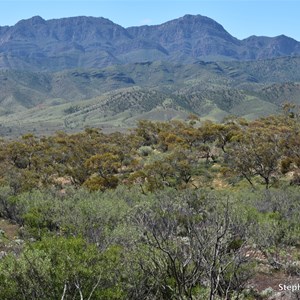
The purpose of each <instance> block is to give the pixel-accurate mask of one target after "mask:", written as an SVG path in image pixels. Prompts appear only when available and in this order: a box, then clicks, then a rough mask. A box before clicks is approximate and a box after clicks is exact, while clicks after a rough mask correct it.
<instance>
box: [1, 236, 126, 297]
mask: <svg viewBox="0 0 300 300" xmlns="http://www.w3.org/2000/svg"><path fill="white" fill-rule="evenodd" d="M120 253H121V249H120V248H118V247H111V248H108V249H107V250H106V251H104V252H102V253H100V252H99V250H98V249H97V247H96V246H95V245H94V244H88V243H87V242H85V241H84V240H83V239H82V238H63V237H54V238H46V237H45V238H43V239H42V240H41V241H39V242H36V243H32V244H27V245H26V246H25V248H24V249H23V252H22V253H21V254H20V256H19V257H14V256H13V255H9V256H7V257H5V258H4V259H3V260H2V261H1V264H0V271H1V272H0V274H1V275H0V277H1V283H2V284H1V287H0V298H1V299H7V300H8V299H15V300H17V299H45V300H46V299H53V300H54V299H61V298H63V295H64V298H63V299H107V300H108V299H123V298H124V299H125V294H124V292H123V291H122V287H121V285H120V279H121V278H119V277H118V269H119V265H120V259H121V257H120Z"/></svg>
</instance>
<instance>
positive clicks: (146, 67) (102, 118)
mask: <svg viewBox="0 0 300 300" xmlns="http://www.w3.org/2000/svg"><path fill="white" fill-rule="evenodd" d="M299 70H300V58H298V57H287V58H276V59H271V60H257V61H246V62H203V61H197V62H194V63H191V64H179V63H172V62H159V61H158V62H145V63H134V64H127V65H116V66H110V67H106V68H103V69H76V70H66V71H61V72H54V73H52V72H25V71H16V70H2V71H1V72H0V82H1V85H0V95H1V96H0V103H1V116H0V121H1V124H2V127H1V132H2V134H5V135H6V134H8V135H11V134H14V135H18V134H20V133H22V132H23V133H24V132H26V131H28V130H29V131H34V132H43V133H45V130H46V131H49V132H53V131H55V130H80V129H83V128H84V127H86V126H100V127H104V128H114V127H116V126H117V127H118V128H120V127H122V128H124V127H125V128H126V127H132V126H134V125H135V123H136V120H137V119H150V120H164V121H165V120H170V119H173V118H181V119H182V118H183V119H185V118H186V117H187V116H188V115H189V114H191V113H193V114H196V115H198V116H200V117H201V118H202V119H207V118H208V119H212V120H215V121H221V120H222V119H223V118H224V117H225V116H227V115H231V114H234V115H238V116H242V117H246V118H248V119H254V118H257V117H259V116H264V115H268V114H270V113H276V112H278V111H279V110H280V107H281V105H282V104H283V103H284V102H286V101H289V102H294V103H298V104H299V103H300V98H299V92H300V71H299Z"/></svg>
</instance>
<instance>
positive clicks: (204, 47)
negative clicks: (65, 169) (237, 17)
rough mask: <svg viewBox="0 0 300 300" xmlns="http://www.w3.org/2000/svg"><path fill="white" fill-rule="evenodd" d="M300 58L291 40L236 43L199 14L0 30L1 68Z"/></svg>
mask: <svg viewBox="0 0 300 300" xmlns="http://www.w3.org/2000/svg"><path fill="white" fill-rule="evenodd" d="M299 54H300V43H299V42H297V41H295V40H293V39H292V38H289V37H286V36H283V35H282V36H278V37H274V38H269V37H256V36H251V37H249V38H247V39H245V40H238V39H236V38H234V37H233V36H231V35H230V33H228V32H227V31H226V30H225V29H224V28H223V27H222V26H221V25H220V24H218V23H217V22H215V21H214V20H212V19H210V18H208V17H204V16H201V15H186V16H184V17H182V18H179V19H175V20H172V21H169V22H166V23H163V24H160V25H155V26H140V27H130V28H123V27H121V26H120V25H117V24H115V23H113V22H112V21H110V20H108V19H105V18H95V17H71V18H64V19H53V20H48V21H46V20H44V19H42V18H41V17H38V16H36V17H33V18H31V19H28V20H22V21H19V22H18V23H17V24H16V25H14V26H11V27H9V26H5V27H0V68H1V69H18V70H20V69H21V70H31V71H59V70H64V69H73V68H100V67H105V66H109V65H116V64H125V63H134V62H145V61H157V60H162V61H173V62H180V63H191V62H193V61H195V60H205V61H220V60H249V59H268V58H274V57H280V56H291V55H299Z"/></svg>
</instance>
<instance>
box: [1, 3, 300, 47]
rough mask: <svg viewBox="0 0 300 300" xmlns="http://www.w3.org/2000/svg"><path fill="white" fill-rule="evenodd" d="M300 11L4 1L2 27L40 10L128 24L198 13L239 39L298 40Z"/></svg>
mask: <svg viewBox="0 0 300 300" xmlns="http://www.w3.org/2000/svg"><path fill="white" fill-rule="evenodd" d="M299 13H300V0H260V1H258V0H152V1H150V0H86V1H84V0H62V1H61V0H52V1H50V0H31V1H27V0H0V26H5V25H9V26H11V25H14V24H15V23H17V22H18V21H19V20H21V19H28V18H30V17H32V16H36V15H39V16H41V17H42V18H44V19H46V20H48V19H56V18H63V17H72V16H94V17H104V18H107V19H110V20H111V21H113V22H114V23H116V24H119V25H121V26H123V27H125V28H126V27H129V26H140V25H156V24H161V23H164V22H166V21H169V20H172V19H176V18H179V17H182V16H184V15H185V14H192V15H197V14H200V15H203V16H207V17H210V18H212V19H214V20H215V21H217V22H218V23H220V24H221V25H222V26H223V27H224V28H225V29H226V30H227V31H228V32H229V33H230V34H231V35H233V36H235V37H237V38H239V39H243V38H247V37H249V36H251V35H257V36H271V37H274V36H277V35H281V34H285V35H287V36H289V37H292V38H294V39H296V40H298V41H300V18H299Z"/></svg>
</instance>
